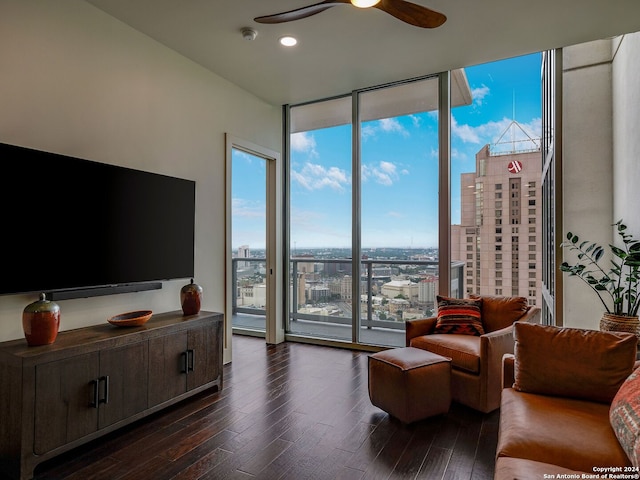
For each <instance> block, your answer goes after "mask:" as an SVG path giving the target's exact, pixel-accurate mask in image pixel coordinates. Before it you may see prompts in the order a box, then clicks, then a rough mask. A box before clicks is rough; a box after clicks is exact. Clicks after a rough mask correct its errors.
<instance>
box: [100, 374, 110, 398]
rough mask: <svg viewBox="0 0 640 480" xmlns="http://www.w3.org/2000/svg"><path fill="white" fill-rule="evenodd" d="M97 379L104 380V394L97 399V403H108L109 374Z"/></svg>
mask: <svg viewBox="0 0 640 480" xmlns="http://www.w3.org/2000/svg"><path fill="white" fill-rule="evenodd" d="M99 381H100V382H104V396H103V397H102V398H101V399H99V400H98V403H104V404H105V405H106V404H107V403H109V375H105V376H104V377H100V379H99Z"/></svg>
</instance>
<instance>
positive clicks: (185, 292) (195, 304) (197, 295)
mask: <svg viewBox="0 0 640 480" xmlns="http://www.w3.org/2000/svg"><path fill="white" fill-rule="evenodd" d="M180 303H181V304H182V313H184V314H185V315H195V314H196V313H198V312H199V311H200V305H201V303H202V287H201V286H200V285H198V284H196V283H193V278H192V279H191V283H190V284H189V285H185V286H184V287H182V289H181V290H180Z"/></svg>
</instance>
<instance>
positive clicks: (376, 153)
mask: <svg viewBox="0 0 640 480" xmlns="http://www.w3.org/2000/svg"><path fill="white" fill-rule="evenodd" d="M539 58H540V56H539V55H538V56H537V57H536V56H533V57H527V58H526V59H525V60H526V61H525V62H524V63H525V64H526V65H527V66H531V65H532V64H535V62H536V61H538V65H537V71H535V70H534V72H535V73H533V74H532V71H531V69H529V68H510V67H508V66H505V64H504V63H502V64H500V65H495V66H494V67H493V69H492V68H486V66H480V67H471V68H470V69H468V70H470V71H472V70H474V69H476V68H477V69H479V70H481V69H482V68H484V75H471V78H472V80H471V81H470V80H469V78H468V76H467V74H466V73H465V71H464V70H456V71H452V72H448V73H445V74H441V75H434V76H428V77H424V78H421V79H415V80H411V81H406V82H399V83H396V84H392V85H385V86H381V87H377V88H369V89H365V90H361V91H357V92H353V93H352V94H351V95H348V96H345V97H341V98H334V99H330V100H326V101H319V102H314V103H308V104H303V105H294V106H290V107H288V109H287V111H288V122H287V125H288V126H289V131H288V133H289V138H288V143H289V149H288V150H289V151H288V167H286V168H287V169H288V170H287V172H288V187H289V196H288V203H287V208H288V218H289V222H288V231H289V238H288V247H289V278H288V287H289V295H288V299H289V307H290V308H289V315H288V316H287V320H286V325H285V329H286V332H287V334H289V335H290V336H304V337H311V338H322V339H326V340H330V341H342V342H351V343H354V344H366V345H381V346H402V345H404V329H405V322H406V320H407V319H412V318H423V317H426V316H429V315H432V314H433V313H434V312H435V303H436V296H437V295H438V294H442V295H450V296H458V297H462V296H466V295H468V294H472V293H480V294H491V295H522V296H526V297H528V298H529V301H530V303H532V304H535V303H537V302H538V295H539V289H538V279H537V277H536V276H535V275H537V273H536V272H537V271H538V269H537V266H538V262H539V257H540V252H539V251H538V250H539V245H540V240H539V239H540V235H539V234H540V215H538V210H539V209H540V205H541V200H540V195H539V193H538V192H539V190H540V181H539V179H540V164H541V162H540V133H539V132H538V131H537V130H536V128H537V127H539V124H540V115H539V113H538V115H537V117H536V116H535V115H533V117H529V116H527V118H526V121H521V122H518V121H516V117H515V114H514V115H512V112H515V106H514V103H513V102H512V99H513V98H514V97H515V96H516V93H515V87H513V88H512V87H509V85H512V84H509V83H508V82H505V80H504V78H503V77H505V76H508V77H510V78H513V77H514V76H515V77H517V76H518V75H521V76H531V75H533V85H535V88H536V94H537V97H538V99H537V105H538V112H539V105H540V100H539V89H540V88H539V82H540V77H539ZM520 61H522V60H520ZM505 62H506V61H505ZM522 65H524V64H521V66H522ZM479 70H478V71H479ZM492 72H493V74H494V76H493V77H492V76H491V73H492ZM531 80H532V79H531V78H527V81H526V82H524V83H526V84H527V88H531V84H532V83H531ZM491 82H494V83H491ZM512 86H513V85H512ZM518 95H520V94H518ZM505 96H508V98H509V101H508V102H506V103H508V104H509V110H508V112H505V111H503V109H504V107H505V105H506V103H505ZM535 96H536V95H531V94H530V92H529V94H528V96H527V99H526V100H524V99H523V98H519V99H518V101H519V102H523V103H524V102H525V101H526V102H532V101H533V102H536V100H535ZM531 97H534V100H531ZM488 105H491V106H492V108H491V109H489V108H487V106H488ZM498 106H499V107H500V108H496V107H498ZM530 110H531V109H529V108H527V115H529V113H531V112H530ZM487 112H491V115H494V116H489V114H488V113H487ZM473 117H476V118H475V119H474V118H473ZM518 118H519V119H520V118H521V117H518ZM536 119H537V120H536ZM516 144H517V147H514V146H515V145H516ZM514 149H515V150H514ZM521 154H522V155H524V156H518V155H521ZM514 155H515V156H514ZM525 157H526V158H525ZM445 272H446V274H445ZM532 275H533V276H532Z"/></svg>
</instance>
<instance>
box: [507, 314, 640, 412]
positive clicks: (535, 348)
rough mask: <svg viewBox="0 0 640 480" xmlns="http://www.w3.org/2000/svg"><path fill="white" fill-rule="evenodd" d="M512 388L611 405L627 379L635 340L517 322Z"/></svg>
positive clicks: (633, 353) (602, 333)
mask: <svg viewBox="0 0 640 480" xmlns="http://www.w3.org/2000/svg"><path fill="white" fill-rule="evenodd" d="M514 338H515V347H514V352H515V356H516V363H515V382H514V385H513V388H515V389H516V390H518V391H521V392H529V393H538V394H542V395H554V396H562V397H571V398H583V399H587V400H592V401H596V402H603V403H610V402H611V400H613V397H614V396H615V394H616V392H617V391H618V389H619V388H620V386H621V385H622V383H623V382H624V381H625V379H626V378H627V377H628V376H629V375H630V374H631V371H632V369H633V365H634V361H635V358H636V345H637V342H638V339H637V337H635V335H633V334H630V333H612V332H600V331H595V330H584V329H578V328H559V327H551V326H545V325H537V324H531V323H526V322H516V324H515V326H514Z"/></svg>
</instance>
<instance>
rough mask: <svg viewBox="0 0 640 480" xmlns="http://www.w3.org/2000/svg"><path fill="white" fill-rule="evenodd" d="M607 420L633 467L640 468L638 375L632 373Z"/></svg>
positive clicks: (614, 402)
mask: <svg viewBox="0 0 640 480" xmlns="http://www.w3.org/2000/svg"><path fill="white" fill-rule="evenodd" d="M609 420H610V421H611V426H612V427H613V431H614V432H615V433H616V437H618V441H619V442H620V445H621V446H622V448H623V450H624V452H625V453H626V454H627V456H628V457H629V460H631V463H632V464H633V466H634V467H638V466H640V374H639V372H638V370H636V371H635V372H633V373H632V374H631V375H630V376H629V378H627V380H625V382H624V383H623V384H622V386H621V387H620V390H618V393H617V394H616V396H615V397H614V398H613V402H611V409H610V410H609Z"/></svg>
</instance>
